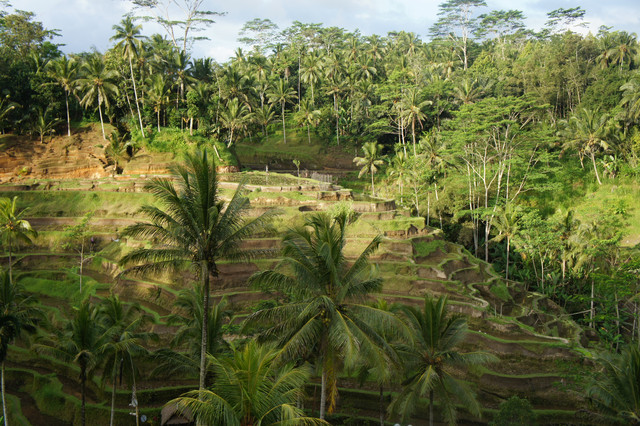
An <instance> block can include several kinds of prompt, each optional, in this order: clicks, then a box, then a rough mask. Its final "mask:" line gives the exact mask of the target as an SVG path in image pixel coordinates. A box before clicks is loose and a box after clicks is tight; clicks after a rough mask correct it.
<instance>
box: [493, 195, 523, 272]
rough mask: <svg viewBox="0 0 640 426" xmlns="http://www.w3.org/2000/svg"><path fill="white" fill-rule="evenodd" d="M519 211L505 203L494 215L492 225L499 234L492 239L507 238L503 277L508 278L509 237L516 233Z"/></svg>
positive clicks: (497, 240)
mask: <svg viewBox="0 0 640 426" xmlns="http://www.w3.org/2000/svg"><path fill="white" fill-rule="evenodd" d="M520 216H521V211H520V209H519V208H518V207H517V206H516V207H514V206H513V204H507V205H506V206H504V207H501V208H500V209H499V210H498V211H497V212H496V216H495V222H494V226H495V227H496V229H497V230H498V232H499V234H498V235H497V236H495V237H494V238H493V241H496V242H499V241H502V240H503V239H506V240H507V264H506V268H505V269H506V270H505V278H506V279H509V251H510V249H511V239H512V238H513V237H514V236H515V235H516V234H518V231H519V226H518V225H519V224H518V222H519V221H520Z"/></svg>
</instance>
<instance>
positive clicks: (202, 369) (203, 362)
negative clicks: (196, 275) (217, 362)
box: [198, 260, 209, 398]
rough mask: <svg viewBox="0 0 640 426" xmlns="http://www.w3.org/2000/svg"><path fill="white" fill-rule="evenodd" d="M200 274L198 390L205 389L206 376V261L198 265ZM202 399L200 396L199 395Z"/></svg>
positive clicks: (207, 282) (207, 290)
mask: <svg viewBox="0 0 640 426" xmlns="http://www.w3.org/2000/svg"><path fill="white" fill-rule="evenodd" d="M200 268H201V270H200V273H201V274H202V293H203V296H202V339H201V341H200V382H199V385H198V390H199V391H200V392H202V391H203V390H204V388H205V382H204V379H205V377H206V375H207V337H208V336H207V324H208V323H209V265H208V264H207V261H206V260H203V261H202V264H201V265H200ZM200 398H202V394H201V395H200Z"/></svg>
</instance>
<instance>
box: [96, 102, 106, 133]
mask: <svg viewBox="0 0 640 426" xmlns="http://www.w3.org/2000/svg"><path fill="white" fill-rule="evenodd" d="M98 114H99V115H100V126H101V127H102V139H104V140H105V141H106V140H107V136H106V135H105V134H104V121H103V120H102V106H101V105H100V102H99V101H98Z"/></svg>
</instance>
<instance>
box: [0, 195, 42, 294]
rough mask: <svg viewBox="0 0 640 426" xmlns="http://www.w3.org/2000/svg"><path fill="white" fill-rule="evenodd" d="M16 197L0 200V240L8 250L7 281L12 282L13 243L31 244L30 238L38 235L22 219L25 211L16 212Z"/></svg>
mask: <svg viewBox="0 0 640 426" xmlns="http://www.w3.org/2000/svg"><path fill="white" fill-rule="evenodd" d="M17 202H18V197H13V198H12V199H9V198H0V239H2V242H3V244H4V245H6V247H7V249H9V280H11V282H13V271H12V263H13V262H12V258H11V254H12V249H13V244H14V242H18V241H22V242H23V243H26V244H31V242H32V241H31V237H36V236H37V235H38V233H37V232H36V231H35V230H34V229H33V228H31V224H30V223H29V222H28V221H27V220H26V219H24V217H25V213H26V211H27V210H26V209H23V210H18V207H17Z"/></svg>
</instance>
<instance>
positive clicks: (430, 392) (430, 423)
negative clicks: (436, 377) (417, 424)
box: [429, 390, 433, 426]
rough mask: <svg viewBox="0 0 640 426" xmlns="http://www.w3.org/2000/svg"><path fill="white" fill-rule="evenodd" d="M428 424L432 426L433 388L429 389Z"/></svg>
mask: <svg viewBox="0 0 640 426" xmlns="http://www.w3.org/2000/svg"><path fill="white" fill-rule="evenodd" d="M429 426H433V390H430V391H429Z"/></svg>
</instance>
